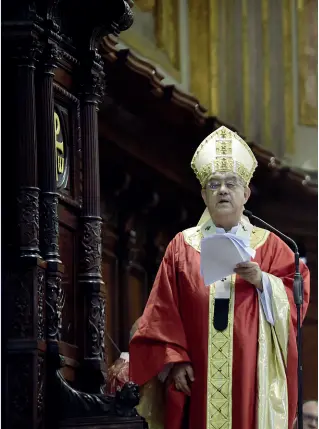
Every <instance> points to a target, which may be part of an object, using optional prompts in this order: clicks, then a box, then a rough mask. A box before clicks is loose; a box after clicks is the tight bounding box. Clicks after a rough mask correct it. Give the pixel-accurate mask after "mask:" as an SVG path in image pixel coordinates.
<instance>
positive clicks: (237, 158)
mask: <svg viewBox="0 0 319 429" xmlns="http://www.w3.org/2000/svg"><path fill="white" fill-rule="evenodd" d="M191 167H192V169H193V170H194V172H195V174H196V176H197V179H198V180H199V181H200V184H201V185H202V187H204V186H205V184H206V183H207V181H208V180H209V178H210V177H211V176H212V174H213V173H228V172H232V173H236V174H237V175H238V176H239V177H241V178H242V180H243V181H244V183H245V184H246V185H248V184H249V182H250V180H251V178H252V176H253V174H254V171H255V169H256V167H257V160H256V158H255V156H254V154H253V152H252V150H251V149H250V147H249V146H248V144H247V143H246V142H245V141H244V140H243V139H242V138H241V137H239V135H238V134H237V133H235V132H234V131H231V130H229V129H228V128H226V127H224V126H222V127H220V128H218V129H217V130H216V131H214V132H213V133H211V134H210V135H209V136H208V137H206V139H205V140H204V141H203V142H202V143H201V144H200V145H199V146H198V148H197V150H196V152H195V154H194V156H193V159H192V163H191Z"/></svg>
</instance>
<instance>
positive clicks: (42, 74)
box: [36, 41, 63, 428]
mask: <svg viewBox="0 0 319 429" xmlns="http://www.w3.org/2000/svg"><path fill="white" fill-rule="evenodd" d="M57 59H58V50H57V48H56V46H55V45H54V44H51V43H49V42H48V41H46V42H45V46H44V50H43V53H42V55H41V57H40V60H39V66H38V68H37V88H36V89H37V131H38V134H37V136H38V159H39V163H38V164H39V165H38V171H39V185H40V188H41V193H40V249H41V254H42V256H43V259H44V260H45V261H46V264H47V270H46V283H45V310H46V320H45V326H43V329H44V335H45V339H46V351H47V353H46V355H47V357H48V359H46V360H45V363H46V366H48V365H50V366H51V365H52V362H53V361H54V358H55V361H58V358H57V357H58V355H59V348H58V341H59V340H60V327H61V325H62V320H61V311H60V309H59V299H60V297H61V292H62V289H61V276H62V272H63V265H62V264H61V261H60V255H59V219H58V203H59V201H58V193H57V184H56V153H55V135H54V93H53V78H54V69H55V68H56V62H57ZM42 371H43V379H44V383H45V386H44V391H45V397H46V413H45V415H46V428H50V427H54V426H52V425H54V424H55V422H54V423H53V419H52V416H54V406H53V404H54V401H55V399H56V398H54V397H53V395H52V386H50V385H49V384H50V382H51V381H49V379H48V377H45V372H46V371H45V368H42ZM49 371H52V368H49Z"/></svg>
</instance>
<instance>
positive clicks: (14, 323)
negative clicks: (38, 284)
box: [8, 267, 34, 339]
mask: <svg viewBox="0 0 319 429" xmlns="http://www.w3.org/2000/svg"><path fill="white" fill-rule="evenodd" d="M33 280H34V270H33V268H32V267H31V268H30V269H28V270H27V271H26V272H25V273H23V274H21V275H13V276H12V277H11V278H10V279H9V282H8V284H9V287H10V289H11V291H10V293H11V297H12V300H13V302H12V312H13V314H12V315H11V317H12V319H11V327H10V337H11V338H15V339H18V338H20V339H25V338H31V337H32V334H33V317H32V316H33V314H32V301H33V293H32V292H33Z"/></svg>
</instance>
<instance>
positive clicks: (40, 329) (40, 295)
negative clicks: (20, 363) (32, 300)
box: [37, 267, 45, 340]
mask: <svg viewBox="0 0 319 429" xmlns="http://www.w3.org/2000/svg"><path fill="white" fill-rule="evenodd" d="M44 282H45V278H44V270H43V268H40V267H38V274H37V283H38V340H44V339H45V332H44V326H45V319H44V299H45V298H44V287H45V286H44Z"/></svg>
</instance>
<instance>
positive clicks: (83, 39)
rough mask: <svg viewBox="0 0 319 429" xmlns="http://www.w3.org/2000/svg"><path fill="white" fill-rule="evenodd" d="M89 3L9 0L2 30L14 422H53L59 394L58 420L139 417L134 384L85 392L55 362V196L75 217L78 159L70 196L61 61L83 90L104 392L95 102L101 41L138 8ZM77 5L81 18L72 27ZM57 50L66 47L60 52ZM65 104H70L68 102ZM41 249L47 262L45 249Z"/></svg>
mask: <svg viewBox="0 0 319 429" xmlns="http://www.w3.org/2000/svg"><path fill="white" fill-rule="evenodd" d="M89 6H90V7H88V5H86V4H81V5H79V3H78V2H76V1H75V0H71V1H70V2H61V1H59V0H44V1H40V0H36V1H27V2H22V1H21V0H12V1H9V0H7V1H6V2H5V4H4V5H3V11H4V19H5V22H4V25H3V28H4V34H5V38H6V42H9V43H6V47H7V49H6V54H7V56H12V52H13V47H14V52H15V54H14V55H15V61H16V62H15V64H16V73H15V74H14V76H13V75H12V76H10V78H11V79H12V85H13V87H14V88H15V89H16V95H17V98H16V100H15V103H13V105H14V106H15V107H16V118H15V119H16V121H15V122H16V124H17V127H16V130H15V131H16V134H17V139H16V140H17V144H15V147H14V150H13V153H14V152H16V154H17V167H16V168H15V170H16V171H17V174H16V176H17V180H16V182H17V183H16V189H14V185H12V190H13V189H14V195H15V197H16V198H17V200H16V207H15V209H16V210H15V211H16V212H17V219H18V239H17V245H16V248H15V249H14V250H15V251H16V252H15V253H16V254H17V260H15V261H10V262H11V264H12V266H13V267H15V270H14V271H13V272H12V273H11V275H10V276H8V281H7V284H6V303H8V315H9V316H8V332H6V340H8V341H7V351H8V353H7V361H6V365H7V377H8V382H7V383H6V384H7V386H8V388H9V390H8V392H6V397H7V403H8V414H7V416H6V417H7V421H6V427H7V428H8V429H9V428H11V427H13V428H17V429H20V428H22V427H23V428H24V427H28V428H30V429H35V428H42V427H45V428H46V429H48V428H49V427H52V428H54V429H55V428H56V427H57V422H56V420H55V419H54V418H55V417H56V416H55V414H57V413H56V409H55V408H51V409H50V404H53V399H54V400H55V401H56V400H57V399H59V400H60V401H61V402H60V404H59V405H66V404H68V405H67V407H66V408H67V414H63V413H62V414H61V415H60V418H62V417H65V416H66V415H69V416H75V417H76V416H78V417H81V416H84V415H88V416H92V414H94V413H98V414H99V415H100V416H101V415H104V416H113V418H120V417H123V416H128V417H130V418H131V419H133V418H135V416H136V411H135V410H134V406H135V405H136V403H137V402H136V400H137V393H136V392H135V386H129V388H128V390H127V388H126V390H124V391H123V392H122V394H120V393H119V394H118V395H117V398H107V397H103V396H102V395H100V396H97V395H93V394H92V395H90V394H87V393H83V392H79V391H77V390H74V389H72V388H71V387H70V386H69V385H68V384H67V383H66V382H65V380H64V379H63V377H62V375H61V373H60V372H59V364H58V363H57V361H58V360H59V350H58V344H59V339H60V331H61V317H62V316H61V314H62V312H61V310H62V307H63V303H64V300H65V295H64V293H63V291H62V288H61V274H62V271H63V266H62V264H61V262H60V256H59V241H58V238H59V224H58V210H59V198H60V199H61V201H63V203H65V204H67V205H69V207H71V209H72V210H74V212H75V214H73V215H74V216H77V214H78V212H79V209H80V204H81V198H80V192H81V189H80V185H78V184H80V175H81V166H80V164H79V163H77V162H76V163H74V165H73V167H74V169H75V170H76V175H77V176H76V175H74V176H72V180H73V181H74V182H77V183H76V187H75V186H73V185H74V184H75V183H72V186H73V188H72V190H71V192H70V193H69V195H67V193H68V192H67V191H68V190H69V189H65V190H63V191H61V192H57V187H56V174H55V173H56V169H55V145H54V143H55V142H54V134H53V132H54V124H53V117H54V116H53V115H54V85H53V79H54V70H55V68H56V66H59V67H60V69H59V70H60V71H62V72H65V73H68V74H69V76H72V74H73V71H74V67H77V70H76V72H77V73H76V74H74V76H75V78H74V79H73V83H72V88H71V87H70V88H68V89H70V91H75V90H76V88H77V89H79V92H80V93H81V109H82V111H81V116H82V127H83V129H82V133H83V134H82V135H84V138H83V210H82V214H83V217H82V240H81V249H82V257H81V275H82V277H81V278H80V280H82V286H83V291H84V294H83V295H85V297H86V310H87V312H86V313H85V316H86V322H87V330H86V334H87V335H86V338H85V339H86V341H85V350H84V351H85V358H86V363H87V368H88V372H87V379H88V380H89V379H90V375H91V374H92V373H94V371H95V373H96V374H98V375H97V376H96V377H93V378H92V380H93V381H92V383H91V385H90V389H91V391H94V390H95V391H97V390H98V389H99V387H100V385H101V378H102V374H101V366H102V365H101V364H102V363H103V362H104V358H103V357H104V329H105V302H104V297H103V295H102V294H101V293H100V286H101V218H100V213H99V203H100V202H99V180H100V178H99V171H98V164H99V160H98V134H97V110H96V109H97V103H98V102H99V97H101V96H102V95H103V91H101V90H102V89H103V82H104V74H103V64H102V62H101V58H100V57H99V55H98V54H97V51H96V48H97V47H98V44H99V42H100V38H101V37H102V36H103V35H104V34H105V32H107V31H113V32H115V33H117V32H118V31H120V30H121V29H126V28H128V26H129V25H131V23H132V14H131V10H130V8H129V7H128V6H127V4H126V3H125V2H124V0H111V1H110V2H102V1H101V0H93V3H91V4H90V5H89ZM74 10H77V12H78V18H79V19H78V21H77V23H76V25H74V23H75V22H74ZM19 20H20V21H19ZM59 49H62V50H63V54H62V55H61V58H59V51H58V50H59ZM72 68H73V69H72ZM62 69H63V70H62ZM8 74H9V73H8ZM76 76H79V78H80V79H79V80H78V79H77V78H76ZM35 79H36V85H35ZM55 89H56V94H55V95H57V98H59V97H60V98H61V94H62V93H63V94H64V95H66V94H68V95H70V96H71V97H72V102H73V101H74V100H75V103H76V108H77V106H78V100H77V98H76V97H75V96H74V95H72V94H69V93H68V92H67V91H66V90H65V89H64V88H61V87H59V86H55ZM63 94H62V95H63ZM36 95H37V98H36ZM64 107H65V104H64V106H62V109H63V108H64ZM72 113H74V112H72ZM78 113H79V112H78ZM78 113H76V114H77V115H78ZM74 124H76V121H74ZM74 127H75V128H74V129H73V130H72V134H74V136H75V135H77V133H78V132H79V130H78V128H76V125H74ZM77 138H78V136H76V137H75V139H77ZM13 140H14V139H13ZM72 149H74V150H77V151H79V150H80V149H81V148H80V146H79V145H77V147H76V148H72ZM73 156H74V153H73ZM38 161H39V162H38ZM72 161H73V160H72ZM38 173H39V180H38ZM14 184H15V183H14ZM75 188H76V189H75ZM64 191H66V192H64ZM91 197H93V198H92V199H90V198H91ZM39 218H40V220H39ZM40 251H41V255H42V256H43V257H44V260H45V262H43V261H42V260H41V258H40V256H39V255H40ZM12 253H14V252H12ZM72 262H73V261H72ZM75 263H77V261H75ZM7 295H8V296H7ZM26 340H27V341H26ZM44 341H46V342H47V344H46V345H45V344H44ZM46 346H47V347H46ZM40 350H41V352H40ZM44 350H46V354H45V355H44V354H43V351H44ZM54 383H56V384H57V385H59V386H60V388H61V389H60V391H59V392H60V393H61V392H62V393H61V395H60V396H58V395H56V393H57V391H56V390H54ZM51 388H52V389H51ZM53 391H54V392H55V394H54V395H52V392H53ZM128 392H131V393H130V394H131V395H132V392H135V393H134V397H133V399H132V397H130V395H128ZM70 398H71V399H70ZM63 401H67V402H64V403H63ZM68 401H69V402H68ZM58 408H59V407H58ZM62 408H63V406H62V407H61V409H62ZM44 416H45V420H44ZM53 421H54V423H53ZM139 422H140V423H141V420H139Z"/></svg>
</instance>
